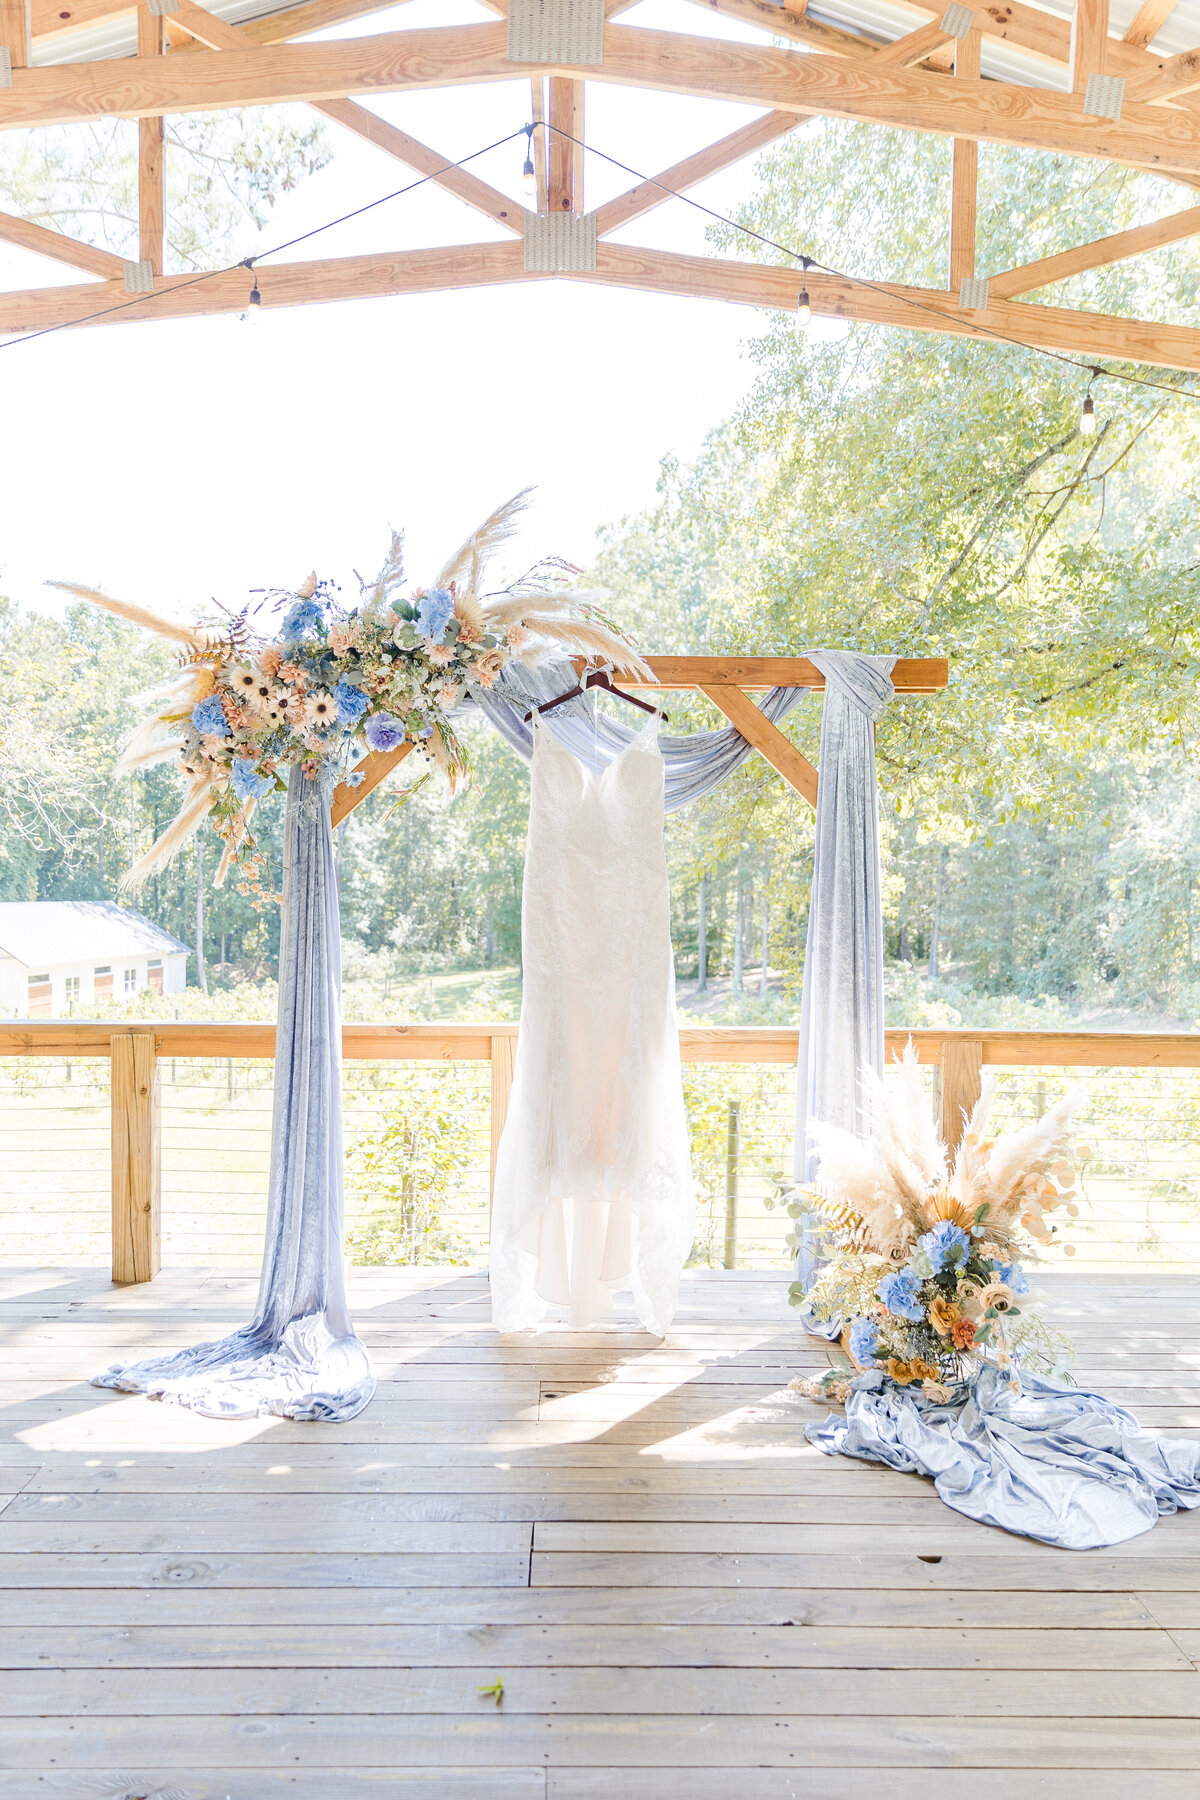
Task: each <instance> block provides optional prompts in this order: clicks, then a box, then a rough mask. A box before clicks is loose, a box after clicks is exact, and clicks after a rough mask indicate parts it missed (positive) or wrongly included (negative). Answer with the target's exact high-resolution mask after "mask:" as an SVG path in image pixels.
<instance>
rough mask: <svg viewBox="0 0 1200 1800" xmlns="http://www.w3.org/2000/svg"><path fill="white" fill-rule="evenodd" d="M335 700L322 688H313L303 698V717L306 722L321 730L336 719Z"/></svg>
mask: <svg viewBox="0 0 1200 1800" xmlns="http://www.w3.org/2000/svg"><path fill="white" fill-rule="evenodd" d="M337 711H338V709H337V701H336V700H335V699H334V697H333V695H332V694H330V693H327V692H326V690H325V689H324V688H313V690H312V692H311V693H309V694H307V695H306V696H305V699H304V718H305V720H306V722H307V723H308V724H309V725H311V726H315V727H316V728H317V729H318V730H323V729H324V728H325V727H326V726H329V725H332V724H333V723H334V722H335V720H336V719H337Z"/></svg>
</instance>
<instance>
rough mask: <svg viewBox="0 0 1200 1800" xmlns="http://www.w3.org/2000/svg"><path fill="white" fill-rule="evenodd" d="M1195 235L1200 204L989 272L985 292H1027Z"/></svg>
mask: <svg viewBox="0 0 1200 1800" xmlns="http://www.w3.org/2000/svg"><path fill="white" fill-rule="evenodd" d="M1197 235H1200V206H1189V207H1186V208H1185V209H1184V211H1183V212H1177V213H1171V214H1169V215H1168V216H1167V217H1166V218H1165V219H1154V220H1152V221H1151V223H1150V224H1148V225H1134V226H1132V227H1131V228H1130V230H1128V231H1117V232H1114V233H1113V235H1112V236H1111V237H1106V238H1097V239H1096V241H1095V242H1094V243H1091V244H1080V245H1078V246H1077V247H1076V248H1075V249H1074V250H1060V251H1059V252H1058V254H1057V255H1056V256H1044V257H1042V259H1041V260H1040V261H1039V262H1032V263H1025V264H1023V265H1022V266H1021V267H1020V268H1019V269H1006V270H1005V271H1004V272H1003V274H1000V275H991V276H989V277H988V293H989V296H990V298H992V299H995V300H1011V299H1013V298H1014V297H1015V296H1016V295H1017V294H1031V293H1033V291H1034V290H1035V289H1036V288H1040V287H1047V286H1049V284H1050V283H1051V282H1054V281H1066V280H1067V279H1068V277H1069V276H1071V275H1082V274H1083V273H1084V272H1085V271H1086V270H1088V269H1101V268H1104V267H1106V266H1107V265H1108V264H1109V263H1115V262H1123V261H1124V260H1125V259H1126V258H1127V257H1130V256H1141V255H1143V254H1144V253H1145V252H1146V251H1147V250H1157V249H1159V248H1160V247H1161V246H1162V245H1163V244H1175V243H1178V242H1179V241H1180V239H1181V238H1189V237H1196V236H1197Z"/></svg>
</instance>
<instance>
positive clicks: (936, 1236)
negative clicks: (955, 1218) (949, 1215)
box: [917, 1219, 971, 1275]
mask: <svg viewBox="0 0 1200 1800" xmlns="http://www.w3.org/2000/svg"><path fill="white" fill-rule="evenodd" d="M917 1242H918V1244H919V1245H920V1247H921V1249H922V1250H923V1251H924V1252H925V1254H926V1256H927V1257H928V1258H929V1260H930V1262H931V1263H932V1264H933V1272H934V1274H935V1275H937V1274H939V1273H940V1271H941V1270H942V1269H944V1268H946V1267H947V1265H950V1266H953V1264H955V1263H960V1264H961V1263H965V1262H966V1260H967V1257H968V1255H969V1254H970V1250H971V1240H970V1238H969V1237H968V1236H967V1234H966V1232H965V1231H964V1230H963V1228H962V1226H961V1225H952V1224H951V1222H950V1220H949V1219H943V1220H942V1221H941V1223H940V1224H938V1225H935V1226H934V1228H933V1230H932V1231H927V1232H926V1233H925V1236H924V1237H923V1238H918V1239H917Z"/></svg>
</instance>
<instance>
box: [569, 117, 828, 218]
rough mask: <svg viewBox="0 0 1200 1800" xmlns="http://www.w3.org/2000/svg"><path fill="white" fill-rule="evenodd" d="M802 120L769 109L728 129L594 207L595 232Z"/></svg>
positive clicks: (736, 159) (637, 212)
mask: <svg viewBox="0 0 1200 1800" xmlns="http://www.w3.org/2000/svg"><path fill="white" fill-rule="evenodd" d="M803 123H804V121H803V120H800V119H797V117H796V115H795V113H790V112H769V113H764V114H763V116H762V118H761V119H752V120H751V121H750V123H749V125H743V126H742V127H741V129H740V130H738V131H731V132H730V133H729V136H728V137H723V138H719V139H718V140H717V142H716V143H715V144H708V145H706V146H705V148H704V149H703V150H697V151H696V153H695V155H694V156H685V157H684V159H683V161H682V162H677V163H673V164H672V166H671V167H670V168H669V169H664V170H663V172H662V174H661V175H659V176H657V177H656V178H655V179H654V180H652V181H642V182H639V183H638V185H637V187H633V188H629V189H627V191H626V192H625V193H623V194H618V195H617V197H616V199H615V200H606V201H605V203H604V205H603V206H600V207H597V209H596V234H597V236H598V237H606V236H607V235H608V233H609V232H610V231H616V230H617V228H618V226H621V225H628V224H629V222H630V220H631V219H636V218H639V217H640V216H641V214H642V213H648V212H651V211H652V210H653V208H654V207H656V206H662V205H664V204H665V202H666V201H667V200H669V199H670V197H671V196H670V194H669V193H664V192H663V190H664V188H669V189H673V190H674V191H675V192H676V193H681V192H682V191H683V190H684V189H685V188H689V187H694V186H695V185H696V183H697V182H698V181H707V180H708V178H709V176H710V175H716V174H718V173H719V172H720V171H721V170H722V169H728V168H730V167H732V165H733V164H734V163H738V162H741V161H742V159H743V157H746V156H753V154H754V152H755V151H756V150H761V149H762V148H763V147H764V146H765V145H766V144H772V143H774V142H775V139H776V138H780V137H783V136H785V135H786V133H787V132H789V131H795V130H797V129H798V127H799V126H800V125H801V124H803Z"/></svg>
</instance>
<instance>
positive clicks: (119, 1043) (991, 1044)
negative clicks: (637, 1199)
mask: <svg viewBox="0 0 1200 1800" xmlns="http://www.w3.org/2000/svg"><path fill="white" fill-rule="evenodd" d="M886 1041H887V1050H888V1054H889V1056H898V1055H899V1054H900V1052H901V1051H902V1050H903V1048H904V1046H905V1044H907V1043H910V1042H911V1043H912V1044H913V1046H914V1047H915V1049H916V1051H917V1055H918V1056H919V1057H920V1060H921V1061H922V1062H923V1063H929V1064H932V1065H933V1067H934V1069H935V1071H936V1082H937V1088H938V1092H939V1095H940V1108H941V1122H942V1132H943V1135H944V1137H945V1138H946V1140H947V1142H948V1143H951V1144H955V1143H957V1141H958V1138H959V1135H960V1132H961V1126H962V1116H963V1113H964V1112H969V1111H970V1109H971V1107H972V1106H973V1105H974V1104H975V1101H976V1100H977V1099H978V1098H979V1084H980V1073H981V1070H982V1068H983V1066H984V1064H985V1063H995V1064H1003V1065H1006V1066H1010V1067H1012V1066H1015V1067H1024V1068H1037V1067H1041V1068H1064V1067H1065V1068H1131V1069H1151V1068H1161V1069H1197V1068H1200V1033H1197V1034H1192V1033H1184V1032H1148V1031H1147V1032H1129V1031H1113V1032H1088V1031H970V1030H967V1031H948V1030H942V1029H940V1028H938V1029H932V1030H913V1031H905V1030H894V1031H889V1032H887V1034H886ZM798 1043H799V1034H798V1032H797V1031H796V1030H795V1028H791V1027H786V1026H774V1025H763V1026H759V1025H687V1026H684V1027H682V1028H681V1030H680V1033H679V1048H680V1054H681V1055H682V1057H683V1060H684V1061H685V1062H695V1063H794V1062H795V1060H796V1054H797V1049H798ZM516 1048H517V1027H516V1025H510V1024H471V1023H466V1024H457V1023H444V1024H415V1025H346V1026H345V1027H344V1028H343V1032H342V1053H343V1056H344V1057H346V1058H347V1059H351V1060H358V1061H368V1062H387V1061H397V1060H399V1061H411V1062H431V1061H444V1062H490V1064H491V1069H492V1120H491V1137H492V1171H493V1174H494V1172H495V1166H496V1148H497V1145H498V1144H499V1141H500V1133H501V1131H502V1130H503V1128H504V1119H505V1115H506V1113H507V1110H508V1098H509V1094H510V1092H511V1089H512V1077H513V1065H514V1061H515V1058H516ZM274 1054H275V1027H274V1026H273V1025H233V1024H199V1023H192V1022H191V1021H186V1020H168V1021H163V1022H161V1023H152V1022H149V1021H141V1020H137V1021H133V1022H130V1023H113V1022H108V1021H100V1020H79V1019H65V1020H52V1019H47V1020H37V1021H27V1020H15V1021H11V1022H7V1023H5V1022H0V1056H46V1057H57V1058H63V1057H73V1056H79V1057H89V1056H90V1057H96V1056H107V1057H110V1058H111V1059H112V1079H111V1083H110V1089H111V1107H112V1131H111V1139H112V1270H113V1280H114V1281H116V1282H123V1283H125V1282H137V1281H149V1280H151V1279H152V1278H153V1277H154V1276H155V1275H156V1274H157V1273H158V1269H159V1262H160V1251H159V1244H160V1234H161V1194H162V1174H161V1150H160V1108H159V1076H158V1064H159V1061H160V1060H161V1059H162V1058H164V1057H222V1058H230V1057H260V1058H270V1057H272V1056H274Z"/></svg>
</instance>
